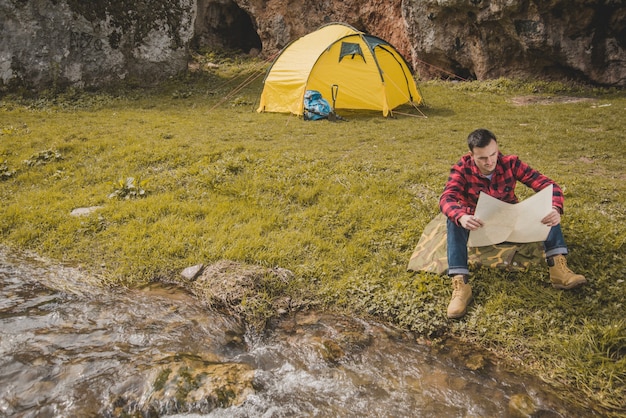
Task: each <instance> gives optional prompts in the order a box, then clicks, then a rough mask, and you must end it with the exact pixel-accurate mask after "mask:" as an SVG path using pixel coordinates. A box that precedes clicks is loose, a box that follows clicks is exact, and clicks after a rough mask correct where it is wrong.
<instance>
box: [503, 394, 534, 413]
mask: <svg viewBox="0 0 626 418" xmlns="http://www.w3.org/2000/svg"><path fill="white" fill-rule="evenodd" d="M536 409H537V406H536V405H535V401H534V400H533V399H532V398H531V397H530V396H528V395H526V394H517V395H513V396H511V399H510V400H509V416H511V417H512V418H529V417H532V416H534V414H535V412H536Z"/></svg>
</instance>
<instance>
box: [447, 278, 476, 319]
mask: <svg viewBox="0 0 626 418" xmlns="http://www.w3.org/2000/svg"><path fill="white" fill-rule="evenodd" d="M452 288H453V289H454V290H452V299H450V303H449V304H448V318H453V319H456V318H460V317H462V316H463V315H465V312H467V304H468V303H470V301H471V300H472V286H470V285H469V284H467V283H465V278H464V277H463V275H461V274H457V275H456V276H454V277H452Z"/></svg>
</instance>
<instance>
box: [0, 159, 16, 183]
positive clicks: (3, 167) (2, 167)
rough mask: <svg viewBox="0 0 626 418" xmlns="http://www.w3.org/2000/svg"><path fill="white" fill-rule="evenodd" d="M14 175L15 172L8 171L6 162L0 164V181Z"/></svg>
mask: <svg viewBox="0 0 626 418" xmlns="http://www.w3.org/2000/svg"><path fill="white" fill-rule="evenodd" d="M14 175H15V170H10V169H9V166H8V165H7V162H6V161H3V162H2V163H0V180H7V179H9V178H11V177H13V176H14Z"/></svg>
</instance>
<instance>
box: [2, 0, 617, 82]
mask: <svg viewBox="0 0 626 418" xmlns="http://www.w3.org/2000/svg"><path fill="white" fill-rule="evenodd" d="M330 22H345V23H348V24H350V25H352V26H354V27H356V28H357V29H360V30H363V31H365V32H369V33H372V34H374V35H377V36H379V37H381V38H383V39H385V40H387V41H389V42H390V43H391V44H393V45H394V46H395V47H396V48H397V49H398V50H399V51H400V52H401V53H402V54H403V55H404V56H405V57H406V58H407V60H408V61H409V62H410V63H411V64H412V65H413V68H414V69H416V71H417V73H418V76H419V78H421V79H428V78H433V77H451V76H455V77H462V78H466V79H479V80H480V79H488V78H496V77H535V78H550V79H574V80H580V81H585V82H591V83H595V84H600V85H607V86H620V87H624V86H626V51H625V45H626V7H624V6H623V0H578V1H577V0H345V1H341V0H321V1H302V0H137V1H133V2H125V1H124V0H99V1H90V2H85V1H81V0H0V33H1V36H0V90H2V89H4V90H6V89H7V88H10V87H20V86H22V87H29V88H35V89H41V88H48V87H56V86H59V87H63V86H77V87H89V86H103V85H106V84H111V83H116V82H119V81H120V80H129V79H130V80H140V81H141V82H143V83H145V82H152V81H159V80H162V79H164V78H166V77H169V76H171V75H174V74H177V73H179V72H181V71H185V70H186V69H187V63H188V59H189V51H190V49H205V48H206V49H211V48H212V47H219V48H232V49H241V50H243V51H245V52H254V53H258V52H259V51H261V53H262V54H263V56H265V57H272V56H274V55H275V54H276V53H277V52H278V51H280V50H281V49H282V48H283V47H285V46H286V45H287V44H288V43H289V42H291V41H293V40H295V39H297V38H298V37H300V36H302V35H305V34H306V33H308V32H310V31H312V30H315V29H316V28H318V27H319V26H321V25H323V24H325V23H330Z"/></svg>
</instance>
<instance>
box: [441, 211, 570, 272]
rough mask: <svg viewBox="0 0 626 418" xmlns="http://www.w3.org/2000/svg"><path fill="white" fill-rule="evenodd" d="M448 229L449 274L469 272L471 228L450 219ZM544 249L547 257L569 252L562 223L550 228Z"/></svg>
mask: <svg viewBox="0 0 626 418" xmlns="http://www.w3.org/2000/svg"><path fill="white" fill-rule="evenodd" d="M447 230H448V233H447V234H448V235H447V237H448V274H449V275H450V276H454V275H456V274H469V268H468V265H467V240H468V238H469V230H467V229H465V228H463V227H461V226H458V225H457V224H455V223H454V222H452V221H451V220H450V219H448V222H447ZM543 249H544V251H545V253H546V258H547V257H552V256H555V255H558V254H563V255H565V254H567V245H565V238H563V231H561V224H559V225H556V226H553V227H552V228H550V232H549V233H548V238H546V240H545V241H544V242H543Z"/></svg>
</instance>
